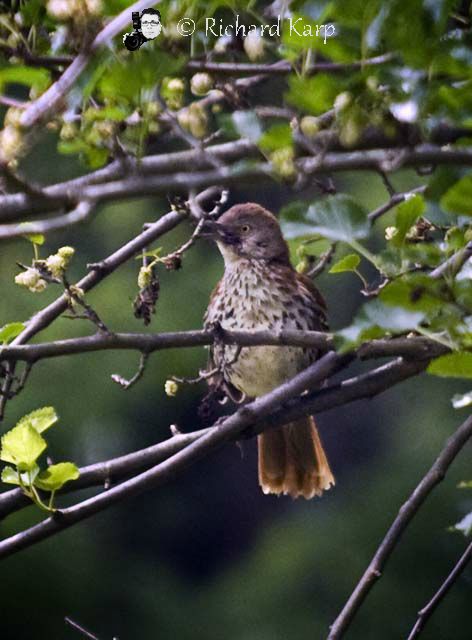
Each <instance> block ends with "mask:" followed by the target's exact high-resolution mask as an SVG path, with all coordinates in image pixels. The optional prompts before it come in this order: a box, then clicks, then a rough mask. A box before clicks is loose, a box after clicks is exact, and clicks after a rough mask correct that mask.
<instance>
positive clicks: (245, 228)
mask: <svg viewBox="0 0 472 640" xmlns="http://www.w3.org/2000/svg"><path fill="white" fill-rule="evenodd" d="M250 229H251V227H250V226H249V225H248V224H243V226H242V227H241V231H242V232H243V233H247V232H248V231H249V230H250Z"/></svg>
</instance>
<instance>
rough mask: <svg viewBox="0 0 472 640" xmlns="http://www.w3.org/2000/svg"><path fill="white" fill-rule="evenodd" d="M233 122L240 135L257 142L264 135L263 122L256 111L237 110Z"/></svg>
mask: <svg viewBox="0 0 472 640" xmlns="http://www.w3.org/2000/svg"><path fill="white" fill-rule="evenodd" d="M233 124H234V126H235V128H236V131H237V132H238V133H239V135H240V136H241V137H242V138H247V139H248V140H250V141H251V142H254V143H256V142H257V141H258V140H259V138H260V137H261V135H262V127H261V123H260V122H259V118H258V117H257V115H256V114H255V113H254V111H235V112H234V113H233Z"/></svg>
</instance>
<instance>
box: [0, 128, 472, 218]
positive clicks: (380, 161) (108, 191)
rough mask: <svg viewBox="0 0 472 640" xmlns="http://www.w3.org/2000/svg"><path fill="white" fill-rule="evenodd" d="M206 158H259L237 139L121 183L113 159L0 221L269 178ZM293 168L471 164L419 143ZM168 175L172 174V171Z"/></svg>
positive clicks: (14, 200)
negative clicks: (82, 204)
mask: <svg viewBox="0 0 472 640" xmlns="http://www.w3.org/2000/svg"><path fill="white" fill-rule="evenodd" d="M208 154H212V155H215V156H217V157H218V158H221V159H224V160H225V161H228V160H237V159H241V158H248V157H251V158H252V157H256V158H260V152H259V149H258V148H257V146H256V145H254V144H253V143H251V142H249V141H248V140H239V141H235V142H230V143H225V144H224V145H223V144H222V145H214V146H210V147H207V148H206V154H201V153H199V152H197V151H195V150H194V149H192V150H191V151H179V152H176V153H171V154H161V155H158V156H150V157H149V158H143V160H142V164H141V165H140V171H139V175H137V174H131V175H128V176H127V177H125V178H122V179H118V178H119V176H122V175H123V164H122V163H119V162H118V161H115V162H113V163H112V164H111V165H110V166H109V167H106V168H105V169H100V170H99V171H96V172H94V173H92V174H90V175H89V176H83V177H82V178H77V179H75V180H70V181H67V182H64V183H60V184H56V185H52V186H49V187H45V188H44V189H43V191H42V193H43V195H44V198H43V199H41V198H33V197H31V196H30V195H28V194H25V193H16V194H9V195H5V196H2V197H0V219H1V220H3V221H11V220H17V219H21V218H22V217H24V216H25V215H27V216H28V217H31V215H37V214H38V212H41V211H45V210H46V211H47V210H51V209H57V208H62V207H67V208H70V206H73V203H74V202H75V201H78V200H90V201H92V202H96V203H101V202H110V201H114V200H120V199H124V198H133V197H140V198H141V197H143V196H146V195H156V194H167V193H169V191H177V192H183V193H185V194H186V193H188V190H189V189H204V188H206V187H209V186H212V185H215V184H220V185H230V184H235V183H238V184H241V183H243V182H244V181H247V182H249V181H254V180H270V179H271V177H272V173H273V168H272V166H271V165H270V163H268V162H255V163H253V164H251V165H250V166H243V167H241V165H240V164H239V163H235V164H233V165H224V166H222V167H220V168H218V169H214V168H213V169H207V170H202V171H197V170H196V169H199V168H202V167H208V166H209V161H208V158H207V157H206V156H207V155H208ZM297 164H298V166H299V168H300V170H301V171H302V172H303V173H304V174H305V175H307V176H315V175H323V174H329V173H333V172H338V171H354V170H355V171H361V170H362V171H363V170H373V171H376V172H378V171H379V170H382V171H384V172H392V171H397V170H399V169H401V168H403V167H418V166H422V165H425V164H433V165H438V164H450V165H454V164H456V165H464V166H467V165H468V166H472V148H471V147H460V148H457V149H454V148H443V147H440V146H435V145H431V144H423V145H419V146H417V147H412V148H403V147H400V148H391V149H387V148H382V149H381V148H376V149H365V150H360V151H348V152H337V151H336V152H335V151H333V152H327V153H324V154H322V155H321V156H320V155H318V156H316V157H311V156H310V157H301V158H299V159H298V160H297ZM189 168H190V169H191V170H192V171H191V173H189V172H188V170H187V169H189ZM172 171H174V172H175V173H171V172H172ZM150 176H152V179H151V178H150ZM104 180H105V182H104ZM107 180H108V181H107ZM400 201H401V200H400ZM71 203H72V204H71ZM396 204H398V203H396Z"/></svg>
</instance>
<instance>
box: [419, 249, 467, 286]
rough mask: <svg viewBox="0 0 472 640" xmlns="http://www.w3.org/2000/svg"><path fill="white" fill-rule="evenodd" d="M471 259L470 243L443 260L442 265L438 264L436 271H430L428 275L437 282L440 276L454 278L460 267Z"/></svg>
mask: <svg viewBox="0 0 472 640" xmlns="http://www.w3.org/2000/svg"><path fill="white" fill-rule="evenodd" d="M471 257H472V242H468V243H467V244H466V246H465V247H464V248H463V249H459V251H457V252H456V253H454V255H452V256H451V257H450V258H448V259H447V260H445V261H444V262H443V263H442V264H440V265H439V266H438V267H436V269H434V270H433V271H431V273H430V274H429V277H430V278H433V280H437V279H439V278H441V277H442V276H446V275H447V276H450V277H454V276H455V275H456V274H457V273H459V271H460V270H461V269H462V267H463V266H464V265H465V263H466V262H467V260H469V258H471Z"/></svg>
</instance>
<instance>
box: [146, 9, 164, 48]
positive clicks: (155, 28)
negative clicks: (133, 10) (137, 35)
mask: <svg viewBox="0 0 472 640" xmlns="http://www.w3.org/2000/svg"><path fill="white" fill-rule="evenodd" d="M141 31H142V32H143V36H144V37H145V38H146V39H147V40H154V38H157V36H158V35H159V34H160V32H161V31H162V25H161V14H160V13H159V11H158V10H157V9H144V11H143V12H142V14H141Z"/></svg>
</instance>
